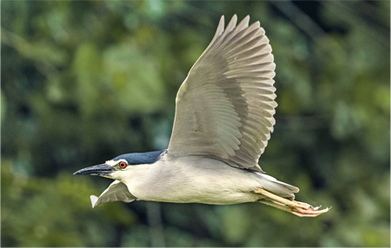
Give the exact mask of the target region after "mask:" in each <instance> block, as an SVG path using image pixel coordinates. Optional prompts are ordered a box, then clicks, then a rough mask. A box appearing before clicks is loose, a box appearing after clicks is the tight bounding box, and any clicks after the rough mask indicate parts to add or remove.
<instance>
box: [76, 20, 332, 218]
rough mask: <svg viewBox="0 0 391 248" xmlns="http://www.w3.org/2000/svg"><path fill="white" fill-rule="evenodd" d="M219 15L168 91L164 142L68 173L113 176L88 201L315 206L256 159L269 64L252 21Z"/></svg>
mask: <svg viewBox="0 0 391 248" xmlns="http://www.w3.org/2000/svg"><path fill="white" fill-rule="evenodd" d="M249 20H250V16H249V15H247V16H246V17H245V18H244V19H243V20H242V21H241V22H240V23H239V24H237V15H236V14H235V15H234V16H233V17H232V18H231V20H230V21H229V23H228V24H227V26H226V27H225V21H224V15H223V16H222V17H221V18H220V21H219V23H218V26H217V30H216V32H215V35H214V37H213V38H212V41H211V42H210V44H209V45H208V46H207V48H206V50H205V51H204V52H203V53H202V54H201V56H200V57H199V58H198V60H197V61H196V62H195V64H194V65H193V66H192V67H191V69H190V71H189V73H188V75H187V77H186V78H185V80H184V81H183V83H182V84H181V86H180V88H179V90H178V92H177V95H176V99H175V102H176V105H175V106H176V109H175V117H174V124H173V129H172V134H171V138H170V141H169V145H168V148H167V149H164V150H161V151H152V152H143V153H128V154H123V155H120V156H117V157H115V158H113V159H111V160H108V161H106V162H105V163H102V164H99V165H95V166H90V167H87V168H84V169H81V170H79V171H76V172H75V173H74V175H92V176H101V177H105V178H110V179H113V180H114V181H113V182H112V183H111V184H110V185H109V186H108V188H107V189H106V190H104V191H103V193H102V194H101V195H100V196H99V197H97V196H94V195H91V196H90V199H91V203H92V207H93V208H94V207H96V206H98V205H99V204H102V203H105V202H113V201H123V202H132V201H134V200H142V201H155V202H172V203H202V204H211V205H229V204H238V203H246V202H259V203H263V204H266V205H269V206H272V207H275V208H277V209H280V210H284V211H287V212H289V213H292V214H294V215H297V216H300V217H315V216H318V215H320V214H323V213H326V212H328V211H329V209H330V208H325V209H322V210H321V209H320V207H312V206H311V205H310V204H307V203H304V202H299V201H295V200H294V199H295V193H298V192H299V188H298V187H295V186H292V185H290V184H288V183H285V182H282V181H279V180H277V179H276V178H274V177H272V176H270V175H268V174H266V172H264V171H263V170H262V169H261V167H260V166H259V164H258V161H259V158H260V156H261V154H262V153H263V152H264V150H265V148H266V146H267V144H268V141H269V139H270V137H271V133H272V132H273V126H274V124H275V119H274V114H275V108H276V107H277V103H276V101H275V98H276V94H275V91H276V88H275V87H274V76H275V67H276V65H275V63H274V57H273V54H272V48H271V45H270V44H269V39H268V38H267V36H266V35H265V30H264V29H263V28H262V27H261V26H260V23H259V21H257V22H254V23H252V24H251V25H249Z"/></svg>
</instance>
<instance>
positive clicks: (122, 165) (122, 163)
mask: <svg viewBox="0 0 391 248" xmlns="http://www.w3.org/2000/svg"><path fill="white" fill-rule="evenodd" d="M126 166H128V164H127V163H125V162H119V167H121V168H122V169H125V168H126Z"/></svg>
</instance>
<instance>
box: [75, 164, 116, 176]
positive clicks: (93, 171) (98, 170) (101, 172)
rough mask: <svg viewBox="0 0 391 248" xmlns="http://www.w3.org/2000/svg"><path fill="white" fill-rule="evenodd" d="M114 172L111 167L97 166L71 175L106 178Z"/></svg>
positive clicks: (105, 165)
mask: <svg viewBox="0 0 391 248" xmlns="http://www.w3.org/2000/svg"><path fill="white" fill-rule="evenodd" d="M113 171H115V169H114V168H113V167H111V166H110V165H108V164H99V165H94V166H90V167H87V168H84V169H81V170H78V171H76V172H75V173H73V175H90V176H102V177H107V176H109V174H110V173H111V172H113Z"/></svg>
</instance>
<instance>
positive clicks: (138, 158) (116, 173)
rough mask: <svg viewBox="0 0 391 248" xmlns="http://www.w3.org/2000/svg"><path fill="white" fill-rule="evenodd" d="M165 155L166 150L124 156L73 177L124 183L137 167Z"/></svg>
mask: <svg viewBox="0 0 391 248" xmlns="http://www.w3.org/2000/svg"><path fill="white" fill-rule="evenodd" d="M165 153H166V150H162V151H155V152H145V153H128V154H123V155H120V156H118V157H115V158H113V159H111V160H108V161H106V162H105V163H104V164H99V165H94V166H90V167H87V168H84V169H81V170H78V171H76V172H75V173H73V175H90V176H101V177H107V178H111V179H115V180H120V181H123V180H121V179H123V178H124V177H125V176H126V175H127V174H129V173H131V171H132V169H135V166H137V165H141V164H153V163H155V162H156V161H158V160H159V159H160V158H161V157H162V156H163V155H164V154H165Z"/></svg>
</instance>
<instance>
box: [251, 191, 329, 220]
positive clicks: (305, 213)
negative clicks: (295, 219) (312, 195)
mask: <svg viewBox="0 0 391 248" xmlns="http://www.w3.org/2000/svg"><path fill="white" fill-rule="evenodd" d="M254 192H255V193H256V194H261V195H264V196H266V197H267V199H262V200H260V201H259V202H261V203H263V204H266V205H269V206H272V207H275V208H278V209H281V210H284V211H287V212H290V213H292V214H295V215H297V216H300V217H316V216H318V215H320V214H323V213H326V212H328V211H329V210H330V208H325V209H322V210H319V208H320V207H321V206H319V207H312V206H311V205H310V204H307V203H304V202H299V201H291V200H288V199H285V198H282V197H280V196H278V195H275V194H273V193H270V192H269V191H267V190H265V189H262V188H256V189H255V190H254Z"/></svg>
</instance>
